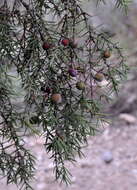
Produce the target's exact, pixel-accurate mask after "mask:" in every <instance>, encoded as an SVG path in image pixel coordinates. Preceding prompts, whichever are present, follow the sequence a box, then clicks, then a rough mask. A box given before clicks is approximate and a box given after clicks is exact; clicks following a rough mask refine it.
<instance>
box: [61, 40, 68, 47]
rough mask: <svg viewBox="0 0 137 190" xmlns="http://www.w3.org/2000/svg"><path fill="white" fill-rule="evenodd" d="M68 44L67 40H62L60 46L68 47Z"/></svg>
mask: <svg viewBox="0 0 137 190" xmlns="http://www.w3.org/2000/svg"><path fill="white" fill-rule="evenodd" d="M69 43H70V41H69V39H63V40H62V41H61V44H62V45H63V46H68V45H69Z"/></svg>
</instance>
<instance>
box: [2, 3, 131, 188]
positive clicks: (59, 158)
mask: <svg viewBox="0 0 137 190" xmlns="http://www.w3.org/2000/svg"><path fill="white" fill-rule="evenodd" d="M8 2H9V1H8V0H3V2H2V3H1V7H0V174H1V175H2V176H6V177H7V183H8V184H9V183H15V184H17V185H20V187H21V188H24V189H26V190H27V189H31V186H30V180H31V179H32V178H33V175H34V171H35V158H34V156H33V155H32V154H31V153H30V151H29V150H27V149H26V148H25V144H24V142H23V137H24V136H25V135H26V132H27V131H28V130H29V131H31V133H32V134H35V135H41V134H43V136H44V138H45V144H44V146H45V149H46V151H47V152H50V153H51V155H52V156H51V158H53V159H54V164H55V170H54V171H55V176H56V179H60V180H61V181H65V182H66V183H70V182H71V181H70V173H69V171H68V170H67V168H66V167H65V161H70V162H74V161H75V156H76V154H78V155H79V156H82V152H81V146H82V144H83V143H87V138H88V136H89V135H90V136H93V135H95V133H96V131H98V130H99V128H98V126H99V125H100V124H101V123H102V122H104V117H103V114H102V113H101V107H102V104H103V103H104V101H106V102H108V101H109V99H110V98H111V95H112V94H113V93H114V92H117V91H118V86H119V83H120V82H121V80H122V79H123V78H124V77H125V76H126V72H127V66H126V64H125V58H124V56H123V55H122V51H121V48H120V47H119V46H118V43H113V42H112V41H111V38H109V37H108V36H107V35H106V34H104V33H100V31H98V30H97V29H96V28H94V26H93V25H92V24H91V21H92V16H91V15H89V14H88V13H86V12H85V11H84V10H83V9H82V6H81V2H80V1H79V0H28V1H25V0H14V3H13V6H12V7H9V5H8ZM98 2H100V1H98ZM104 2H105V1H104ZM106 3H107V2H106ZM127 4H128V1H127V0H116V6H117V7H121V6H124V7H125V6H127ZM12 68H14V69H16V72H17V74H18V76H19V77H20V78H21V85H22V88H23V89H24V90H25V97H24V105H25V106H24V108H23V110H22V111H17V109H16V108H15V106H14V105H13V103H12V98H13V97H14V96H16V92H15V89H14V85H13V83H12V81H13V80H12V78H13V77H14V76H12V75H10V74H9V72H10V70H11V69H12ZM103 81H106V85H105V86H102V83H103ZM98 89H101V90H100V93H97V92H96V91H98ZM37 126H39V128H40V129H41V130H37ZM20 129H24V130H20Z"/></svg>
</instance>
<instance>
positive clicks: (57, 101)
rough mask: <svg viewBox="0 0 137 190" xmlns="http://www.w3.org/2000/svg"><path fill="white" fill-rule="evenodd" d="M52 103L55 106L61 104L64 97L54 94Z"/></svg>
mask: <svg viewBox="0 0 137 190" xmlns="http://www.w3.org/2000/svg"><path fill="white" fill-rule="evenodd" d="M51 101H52V102H53V103H55V104H59V103H61V102H62V97H61V95H60V94H58V93H56V94H52V96H51Z"/></svg>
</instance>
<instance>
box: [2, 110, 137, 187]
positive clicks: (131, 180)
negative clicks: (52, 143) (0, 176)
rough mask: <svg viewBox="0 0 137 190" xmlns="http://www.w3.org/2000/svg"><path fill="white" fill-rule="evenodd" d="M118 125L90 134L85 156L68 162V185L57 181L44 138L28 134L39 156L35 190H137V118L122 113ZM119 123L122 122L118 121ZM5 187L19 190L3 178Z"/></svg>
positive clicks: (31, 144)
mask: <svg viewBox="0 0 137 190" xmlns="http://www.w3.org/2000/svg"><path fill="white" fill-rule="evenodd" d="M118 120H119V122H117V124H116V125H114V124H113V125H112V126H106V129H105V130H104V132H103V133H102V134H100V135H98V136H95V137H90V138H89V141H88V146H87V147H85V148H83V152H84V154H85V157H83V158H82V159H79V158H77V163H75V165H71V164H68V167H69V169H70V171H71V173H72V175H73V177H72V184H71V185H70V186H68V187H66V186H65V185H60V184H59V183H57V182H55V181H54V174H53V164H52V161H51V160H49V159H48V157H49V156H48V155H47V154H46V153H45V151H44V149H43V145H42V142H43V140H42V138H34V137H29V138H28V137H26V138H25V141H26V142H27V144H28V146H29V148H30V149H31V150H32V151H33V152H34V154H35V155H36V157H37V159H38V160H37V173H36V181H34V182H33V187H34V190H83V189H84V190H104V189H106V190H136V189H137V148H136V139H137V119H136V117H134V116H133V115H130V114H125V113H121V114H120V115H119V116H117V121H118ZM118 123H119V124H118ZM0 189H1V190H12V189H14V190H16V189H18V188H17V187H15V186H13V185H9V186H6V184H5V181H4V180H1V183H0Z"/></svg>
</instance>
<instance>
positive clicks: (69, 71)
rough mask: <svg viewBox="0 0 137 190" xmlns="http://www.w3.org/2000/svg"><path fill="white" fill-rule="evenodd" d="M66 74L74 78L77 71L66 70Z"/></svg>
mask: <svg viewBox="0 0 137 190" xmlns="http://www.w3.org/2000/svg"><path fill="white" fill-rule="evenodd" d="M68 73H69V74H70V76H72V77H76V76H77V73H78V72H77V70H75V69H72V68H71V69H69V70H68Z"/></svg>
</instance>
